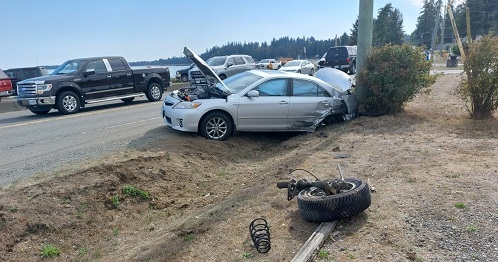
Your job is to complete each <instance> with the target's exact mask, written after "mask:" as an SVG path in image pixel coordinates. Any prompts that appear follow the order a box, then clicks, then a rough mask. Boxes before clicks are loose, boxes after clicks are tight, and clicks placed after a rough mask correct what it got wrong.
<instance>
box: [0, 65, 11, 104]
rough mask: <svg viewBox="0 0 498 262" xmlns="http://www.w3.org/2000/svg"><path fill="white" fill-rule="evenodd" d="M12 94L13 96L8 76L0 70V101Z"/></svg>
mask: <svg viewBox="0 0 498 262" xmlns="http://www.w3.org/2000/svg"><path fill="white" fill-rule="evenodd" d="M12 94H14V89H13V88H12V82H11V81H10V78H9V76H8V75H7V74H6V73H5V72H4V71H2V69H0V100H1V99H2V97H6V96H11V95H12Z"/></svg>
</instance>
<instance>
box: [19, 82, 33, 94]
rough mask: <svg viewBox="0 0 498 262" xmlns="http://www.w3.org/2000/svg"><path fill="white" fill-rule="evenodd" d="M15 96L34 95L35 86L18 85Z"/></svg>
mask: <svg viewBox="0 0 498 262" xmlns="http://www.w3.org/2000/svg"><path fill="white" fill-rule="evenodd" d="M17 95H18V96H20V97H23V96H33V95H36V84H21V85H20V84H18V85H17Z"/></svg>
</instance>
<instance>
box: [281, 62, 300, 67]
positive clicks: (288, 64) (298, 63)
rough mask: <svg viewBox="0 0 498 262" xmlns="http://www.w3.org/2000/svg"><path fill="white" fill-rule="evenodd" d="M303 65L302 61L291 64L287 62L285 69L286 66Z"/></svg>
mask: <svg viewBox="0 0 498 262" xmlns="http://www.w3.org/2000/svg"><path fill="white" fill-rule="evenodd" d="M300 65H301V61H290V62H287V63H286V64H285V65H284V67H286V66H300Z"/></svg>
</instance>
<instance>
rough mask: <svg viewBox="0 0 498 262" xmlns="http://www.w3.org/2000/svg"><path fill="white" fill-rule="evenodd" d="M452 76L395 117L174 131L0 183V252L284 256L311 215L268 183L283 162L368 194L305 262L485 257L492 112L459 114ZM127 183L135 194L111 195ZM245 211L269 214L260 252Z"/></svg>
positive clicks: (172, 257)
mask: <svg viewBox="0 0 498 262" xmlns="http://www.w3.org/2000/svg"><path fill="white" fill-rule="evenodd" d="M459 80H460V78H459V76H455V75H446V76H442V77H440V78H439V80H438V82H437V83H436V84H435V85H434V87H433V92H432V94H430V95H421V96H419V97H417V99H416V100H415V101H413V102H410V103H409V104H408V106H407V110H406V112H404V113H402V114H399V115H396V116H384V117H377V118H368V117H360V118H358V119H356V120H354V121H352V122H349V123H337V124H333V125H329V126H322V127H320V128H318V130H317V131H316V132H315V133H309V134H308V133H306V134H282V133H269V134H266V133H241V134H238V135H237V136H234V137H231V138H230V139H229V140H228V141H225V142H213V141H208V140H206V139H204V138H202V137H199V136H196V135H191V134H183V133H175V134H174V135H172V136H171V137H173V138H169V139H167V140H166V139H164V140H160V141H155V142H154V143H153V144H152V143H151V142H147V144H144V145H143V146H144V149H143V150H138V151H130V150H128V151H126V152H123V153H119V154H116V155H114V156H112V157H109V158H106V159H105V160H102V161H101V163H96V164H95V165H94V166H90V167H88V168H85V169H83V170H81V171H76V172H73V173H70V174H67V175H57V176H54V177H51V178H46V179H45V180H44V181H36V182H33V181H27V182H26V183H25V184H13V185H11V186H10V187H8V188H4V189H3V190H2V192H1V193H0V243H2V244H1V246H0V260H1V261H36V260H41V259H42V258H41V255H40V249H41V248H42V247H43V246H44V245H47V244H53V245H54V246H56V247H57V248H59V249H60V251H61V254H60V255H59V256H57V257H55V258H53V259H52V260H56V261H67V260H75V261H88V260H95V261H123V260H126V261H243V260H249V261H290V260H291V259H292V258H293V257H294V255H295V254H296V252H297V251H298V250H299V248H300V247H301V246H302V244H303V243H304V242H305V241H306V240H307V239H308V238H309V236H310V235H311V234H312V233H313V231H314V230H315V229H316V227H317V226H318V224H317V223H314V222H309V221H305V220H303V219H302V218H301V217H300V215H299V212H298V209H297V204H296V200H295V199H294V200H292V201H287V200H286V192H285V190H279V189H277V188H276V186H275V185H276V182H278V181H282V180H288V179H289V178H290V177H289V175H288V174H289V171H290V170H291V169H294V168H302V169H306V170H308V171H310V172H312V173H313V174H315V175H316V176H318V177H320V178H327V177H337V170H336V166H337V164H341V166H342V168H343V172H344V173H345V175H346V176H348V177H355V178H360V179H363V180H365V181H370V183H371V184H372V185H373V186H375V187H376V189H377V192H376V193H374V194H373V198H372V205H371V206H370V208H369V209H368V210H367V211H366V212H363V213H362V214H360V215H358V216H356V217H353V218H351V219H346V220H343V221H341V222H340V224H339V226H338V230H337V231H336V233H334V234H333V238H330V239H328V240H327V242H326V244H325V245H324V247H323V248H322V251H323V252H322V255H321V256H320V257H321V258H320V257H317V258H316V260H317V261H321V260H324V261H326V260H334V261H345V260H351V259H357V260H359V261H363V260H366V259H368V258H373V260H375V261H405V260H407V261H409V260H414V261H448V260H452V261H468V260H473V259H474V260H481V261H496V260H498V257H497V255H496V254H497V250H498V246H497V241H496V236H497V235H498V231H497V230H498V229H497V228H498V227H497V225H498V210H497V206H498V194H497V192H496V189H495V188H496V184H497V183H498V179H497V175H498V168H497V166H498V165H497V164H498V163H497V162H498V157H496V156H497V155H498V154H497V153H498V140H497V138H498V133H497V132H496V130H498V123H497V121H496V119H490V120H483V121H472V120H469V119H468V118H467V113H466V111H465V109H464V107H463V103H462V102H461V101H460V100H459V99H458V98H457V97H456V96H455V95H454V90H455V87H456V84H457V83H458V82H459ZM135 143H137V142H135ZM293 175H295V176H296V177H295V178H298V179H300V178H307V179H312V177H310V176H309V175H307V174H306V173H305V172H294V173H293ZM298 176H299V177H298ZM127 185H131V186H134V187H136V188H138V189H142V190H144V191H146V192H147V193H148V194H149V198H147V199H142V198H140V197H133V196H130V195H127V194H125V192H124V191H123V187H125V186H127ZM259 217H263V218H265V219H267V220H268V222H269V224H270V233H271V244H272V248H271V250H270V252H269V253H267V254H259V253H258V252H257V251H256V249H255V248H254V247H252V246H251V240H250V237H249V224H250V222H251V221H252V220H254V219H256V218H259Z"/></svg>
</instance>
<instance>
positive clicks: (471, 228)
mask: <svg viewBox="0 0 498 262" xmlns="http://www.w3.org/2000/svg"><path fill="white" fill-rule="evenodd" d="M465 231H467V232H469V233H474V232H476V231H477V226H476V225H469V226H467V227H466V228H465Z"/></svg>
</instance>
